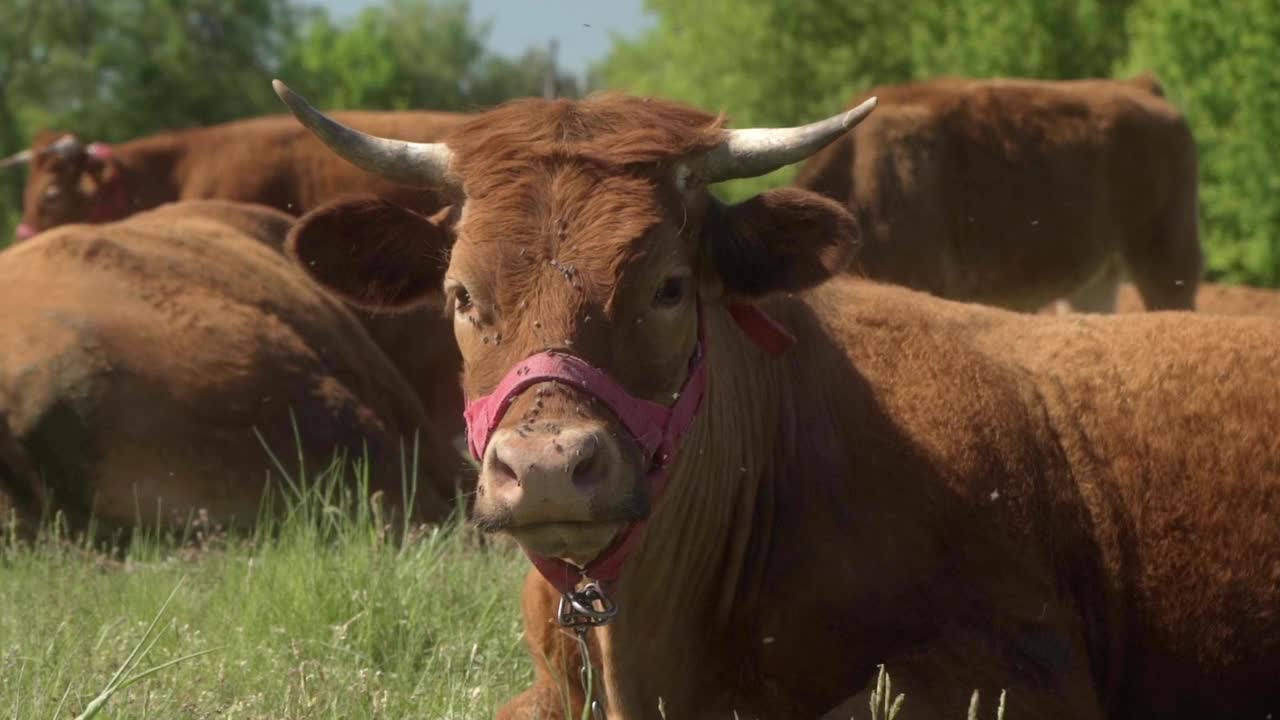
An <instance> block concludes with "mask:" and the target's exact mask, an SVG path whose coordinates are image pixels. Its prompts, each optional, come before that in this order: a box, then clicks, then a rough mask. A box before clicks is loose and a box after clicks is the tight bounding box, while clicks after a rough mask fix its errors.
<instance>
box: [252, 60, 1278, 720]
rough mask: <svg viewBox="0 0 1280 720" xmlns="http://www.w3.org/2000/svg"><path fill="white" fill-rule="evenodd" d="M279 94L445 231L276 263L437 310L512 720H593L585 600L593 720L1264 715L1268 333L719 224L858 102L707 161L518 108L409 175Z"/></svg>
mask: <svg viewBox="0 0 1280 720" xmlns="http://www.w3.org/2000/svg"><path fill="white" fill-rule="evenodd" d="M277 92H279V93H280V95H281V97H282V98H283V99H284V100H285V102H286V103H287V104H289V105H290V107H291V108H292V109H293V111H294V112H295V114H297V115H298V117H299V118H300V119H301V120H302V122H303V123H304V124H306V125H308V126H309V127H311V128H312V129H313V130H314V131H315V132H316V133H317V134H318V135H319V136H320V137H322V138H324V139H325V141H326V142H327V143H329V144H330V146H331V147H333V148H334V149H335V150H336V151H337V152H338V153H339V154H342V155H343V156H345V157H347V158H348V159H350V160H352V162H354V163H357V164H360V165H361V166H362V167H365V168H366V169H369V170H371V171H378V170H385V171H386V172H387V173H388V174H394V175H395V176H396V177H400V178H404V179H406V180H408V181H412V182H415V183H418V184H436V185H446V186H448V187H449V189H450V191H451V192H452V193H453V194H454V196H455V198H456V204H455V205H454V206H453V208H454V209H453V210H452V211H451V212H450V213H449V214H448V215H447V216H437V217H436V218H433V219H428V218H425V217H423V216H420V215H416V214H415V213H413V212H410V211H408V210H405V209H403V208H399V207H396V206H395V205H394V204H392V203H388V202H384V201H376V200H365V201H350V202H335V203H333V204H331V205H329V206H326V207H324V208H321V209H319V210H316V211H314V212H313V213H311V214H309V215H308V216H306V217H304V218H303V219H302V220H300V221H299V223H298V225H297V226H295V228H294V230H293V231H292V233H291V235H290V240H289V250H290V251H291V252H292V253H293V254H294V255H295V256H296V257H297V259H298V261H299V262H300V264H301V266H302V267H304V268H306V269H307V270H308V271H309V272H311V273H312V274H313V275H314V276H315V277H316V278H317V279H318V280H319V281H320V282H321V283H322V284H325V285H327V286H328V287H330V288H331V289H333V290H334V291H335V292H338V293H340V294H342V295H344V296H346V297H348V298H350V299H352V300H354V301H357V302H362V303H366V304H369V305H372V306H377V307H403V306H412V305H414V304H416V303H421V302H425V301H427V299H428V298H430V297H432V296H435V295H437V294H438V293H439V292H440V291H441V290H440V289H441V288H442V287H443V293H444V296H445V297H446V298H447V299H448V303H449V307H450V308H451V312H452V314H453V318H454V332H455V335H456V336H457V339H458V342H459V345H460V347H461V351H462V356H463V366H464V378H463V383H464V387H465V390H466V393H467V395H468V397H469V398H471V402H470V403H469V405H468V410H467V414H468V429H469V440H470V443H471V446H472V450H473V452H474V453H476V455H477V456H478V457H481V458H482V459H483V465H482V469H481V477H480V481H479V486H478V488H477V497H476V501H475V507H474V512H475V521H476V522H477V523H478V524H479V525H480V526H481V527H483V528H485V529H488V530H493V531H496V530H502V531H506V532H508V533H509V534H510V535H512V536H513V537H514V538H515V539H516V540H517V541H519V543H520V544H521V546H522V547H523V548H524V550H525V551H526V553H528V554H529V555H530V557H531V559H533V561H534V563H535V565H536V567H537V568H538V570H539V573H538V574H531V575H530V577H529V579H528V581H527V583H526V587H525V595H524V614H525V623H526V633H527V638H528V641H529V643H530V650H531V655H532V656H533V658H534V664H535V668H536V671H535V681H534V686H533V687H532V688H531V689H530V690H528V691H527V692H525V693H524V694H522V695H521V696H520V697H519V698H517V699H516V700H515V701H513V702H512V703H511V704H510V705H509V706H508V707H507V708H505V709H504V710H503V711H502V712H501V713H500V716H501V717H509V718H529V717H535V716H539V717H564V715H563V710H562V708H561V705H560V700H561V694H560V689H559V685H558V681H557V678H568V679H569V683H570V692H571V693H572V699H573V701H574V704H575V706H579V707H580V706H581V704H582V693H581V692H580V691H579V690H578V687H577V679H578V669H579V662H580V661H581V658H580V656H579V654H578V650H577V647H578V646H577V645H576V644H575V641H574V638H573V635H572V634H569V633H567V632H565V631H564V630H563V629H559V628H557V626H556V625H555V621H556V617H557V614H556V613H557V611H556V603H557V599H558V598H560V597H561V593H565V594H566V595H567V599H568V600H569V601H570V602H569V604H567V605H566V606H565V607H564V610H565V613H564V617H565V620H566V621H568V622H593V621H598V620H605V619H608V617H607V616H608V612H607V609H608V608H607V607H604V606H602V605H601V604H600V602H599V598H595V599H594V600H593V599H592V596H591V595H589V594H587V593H588V591H589V590H590V586H584V587H580V588H579V589H575V588H578V587H579V586H578V583H579V581H580V580H581V578H580V577H579V573H580V572H581V573H585V575H586V576H587V577H589V578H591V579H592V580H596V581H599V583H600V585H599V587H600V588H601V589H602V590H603V593H604V594H605V595H606V596H607V597H608V598H610V599H611V600H612V602H613V603H614V609H615V610H616V616H614V617H613V618H612V621H611V622H609V623H607V624H605V625H603V626H601V627H600V628H598V630H595V631H593V632H592V633H591V635H590V646H589V647H590V654H591V657H592V658H593V659H594V661H595V662H596V663H597V670H598V679H599V680H600V685H602V686H603V693H601V696H600V700H601V701H602V702H603V703H604V705H605V706H606V709H607V712H608V714H609V717H611V718H613V719H614V720H617V719H618V718H654V719H656V718H658V717H659V716H660V712H662V710H661V709H662V708H665V716H666V717H670V718H725V719H727V718H729V717H733V716H734V715H733V713H735V712H736V713H737V716H738V717H771V718H802V717H804V718H814V717H827V718H841V719H844V718H848V717H850V716H851V715H853V714H855V713H862V712H865V708H866V707H867V697H868V693H869V692H870V689H871V685H872V683H874V676H875V672H876V665H877V663H882V662H883V663H886V664H887V666H888V668H889V670H890V671H891V672H892V673H893V677H894V687H895V688H898V689H901V690H902V691H904V692H905V693H906V694H907V702H906V705H905V710H904V712H903V713H902V717H903V718H920V717H931V718H937V717H957V716H958V714H959V713H960V712H962V711H963V708H964V705H965V703H966V702H967V701H968V699H969V697H970V693H971V692H972V690H973V689H974V688H979V689H981V690H982V692H983V695H984V697H986V698H987V699H988V701H989V702H991V701H993V700H994V698H995V696H996V693H998V692H999V690H1001V689H1007V690H1008V691H1009V697H1008V706H1009V716H1010V717H1014V718H1071V719H1073V720H1077V719H1085V718H1090V719H1092V718H1104V717H1106V718H1119V717H1133V716H1140V717H1203V716H1206V715H1214V716H1223V717H1226V716H1230V717H1264V716H1265V713H1266V712H1274V711H1276V710H1280V686H1277V684H1276V682H1275V678H1274V673H1275V669H1276V668H1277V667H1280V613H1277V612H1276V609H1277V608H1280V435H1277V433H1276V432H1275V428H1277V427H1280V385H1277V383H1276V382H1275V379H1276V377H1280V353H1277V352H1276V351H1275V349H1276V347H1280V323H1274V322H1270V321H1266V320H1254V319H1238V318H1209V317H1206V316H1202V315H1196V314H1190V313H1149V314H1143V315H1136V316H1132V315H1131V316H1125V317H1094V316H1086V317H1079V318H1072V319H1069V320H1068V319H1057V318H1043V317H1032V316H1027V315H1023V314H1018V313H1011V312H1008V311H1005V310H1000V309H995V308H986V307H981V306H977V305H971V304H964V303H956V302H951V301H947V300H942V299H938V298H933V297H930V296H928V295H925V294H923V293H918V292H915V291H911V290H908V289H905V288H900V287H894V286H891V285H879V284H875V283H872V282H870V281H867V280H863V279H859V278H853V277H848V276H843V275H842V276H841V277H839V278H838V279H835V280H832V281H830V282H826V283H825V284H821V283H823V281H824V280H827V279H828V278H830V277H832V276H833V275H841V271H843V270H844V269H845V268H846V267H847V263H848V261H849V259H850V256H851V254H852V252H853V249H854V247H855V244H856V241H857V229H856V224H855V222H854V220H853V218H852V216H851V215H850V214H849V213H848V212H847V211H846V210H845V209H844V208H843V207H842V206H841V205H840V204H839V203H836V202H834V201H831V200H828V199H823V198H821V197H819V196H817V195H816V194H814V193H810V192H807V191H803V190H799V189H795V188H785V189H780V190H774V191H771V192H766V193H764V194H761V195H758V196H756V197H754V198H751V199H749V200H746V201H745V202H742V203H740V204H737V205H731V206H726V205H724V204H722V203H720V202H719V201H717V200H716V199H715V198H714V197H713V196H712V195H711V194H710V193H708V192H707V190H706V185H707V184H708V183H711V182H715V181H717V180H722V179H726V178H731V177H742V176H751V175H757V174H761V173H764V172H767V171H769V170H771V169H774V168H776V167H778V166H779V165H782V164H785V163H788V162H795V161H797V160H799V159H801V158H803V157H804V156H805V155H807V154H810V153H812V152H813V151H814V150H816V149H817V148H818V147H821V146H822V144H824V143H825V142H828V141H830V140H831V139H834V137H835V136H837V135H839V134H841V133H842V132H843V131H844V130H845V129H846V128H847V127H849V126H850V125H851V124H852V123H853V122H855V121H856V120H858V119H859V117H861V116H862V115H864V114H865V113H866V112H867V108H866V107H864V108H862V109H860V110H857V111H854V112H852V113H850V114H849V115H842V116H837V117H835V118H832V119H830V120H827V121H824V122H820V123H816V124H815V125H812V126H805V127H803V128H792V129H786V130H761V129H757V130H735V131H728V130H724V129H723V128H722V124H721V120H720V119H719V118H716V117H713V116H711V115H708V114H705V113H702V112H699V111H697V110H693V109H690V108H686V107H683V106H680V105H676V104H673V103H668V102H664V101H660V100H657V99H649V98H646V99H640V98H628V97H616V96H604V97H597V98H593V99H589V100H584V101H578V102H572V101H562V100H557V101H544V100H527V101H521V102H516V103H511V104H508V105H505V106H502V107H499V108H496V109H494V110H491V111H489V112H486V113H484V114H481V115H479V116H477V117H476V118H474V119H472V120H470V121H468V122H467V123H465V124H463V125H462V126H460V127H459V128H458V129H456V130H455V131H453V132H452V133H451V134H450V135H448V136H447V137H446V139H445V141H444V143H443V144H418V143H403V142H399V141H395V140H387V139H381V138H373V137H370V136H367V135H363V134H360V133H357V132H354V131H351V130H349V129H346V128H343V127H342V126H340V125H337V124H335V123H333V122H332V121H331V120H329V119H327V118H325V117H324V116H323V115H321V114H319V113H318V112H317V111H315V110H313V109H312V108H310V106H308V105H307V104H306V102H305V101H304V100H302V99H301V98H300V97H298V96H296V95H294V94H292V93H291V92H290V91H289V90H288V89H287V88H285V87H284V86H283V85H278V86H277ZM415 169H416V172H417V177H413V173H414V170H415ZM446 258H447V259H446ZM756 302H759V303H760V305H762V306H763V307H764V308H765V309H766V310H767V312H768V314H769V315H771V316H772V317H773V318H774V319H770V318H769V317H768V316H766V315H763V314H762V313H761V310H760V307H759V306H758V305H756V304H755V303H756ZM779 323H780V325H781V327H779ZM784 328H785V330H784ZM787 331H789V332H790V333H792V334H794V337H795V338H796V339H797V340H798V341H797V342H796V343H795V344H794V346H792V347H791V348H790V350H786V346H787V344H788V339H789V335H788V333H787ZM681 445H683V447H681ZM659 493H661V494H659ZM624 560H625V562H623V561H624ZM574 603H577V605H575V604H574ZM593 615H594V616H595V617H593ZM577 712H578V710H577V709H573V710H572V713H573V716H575V717H576V713H577ZM538 713H541V714H540V715H538Z"/></svg>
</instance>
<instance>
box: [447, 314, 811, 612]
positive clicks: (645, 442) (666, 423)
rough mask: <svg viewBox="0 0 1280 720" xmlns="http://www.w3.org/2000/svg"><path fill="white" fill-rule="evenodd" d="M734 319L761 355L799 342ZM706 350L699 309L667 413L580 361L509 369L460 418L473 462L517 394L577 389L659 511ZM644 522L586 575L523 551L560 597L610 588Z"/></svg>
mask: <svg viewBox="0 0 1280 720" xmlns="http://www.w3.org/2000/svg"><path fill="white" fill-rule="evenodd" d="M730 313H731V315H732V316H733V318H734V319H735V320H736V321H737V323H738V325H739V326H740V327H742V329H743V330H744V331H745V332H746V333H747V334H748V336H749V337H751V339H752V340H754V341H755V342H756V343H757V344H758V345H760V347H761V348H763V349H764V350H766V351H768V352H772V353H775V354H776V353H780V352H782V351H783V350H785V349H786V347H787V346H788V345H790V343H791V342H792V341H793V340H794V338H792V337H791V335H790V333H788V332H787V331H786V330H785V329H783V328H782V327H780V326H779V325H777V323H775V322H774V321H773V320H772V319H771V318H769V317H768V316H767V315H765V314H764V313H763V312H762V311H760V309H759V308H757V307H756V306H754V305H745V304H742V305H732V306H730ZM706 354H707V342H706V337H705V333H704V330H703V322H702V308H701V306H699V308H698V342H697V345H696V346H695V347H694V351H693V357H692V358H691V359H690V360H689V375H688V377H687V378H685V382H684V386H683V387H682V388H681V389H680V392H679V393H678V395H677V397H676V401H675V403H674V404H672V405H671V406H670V407H667V406H665V405H661V404H658V403H655V402H650V401H648V400H643V399H641V398H637V397H635V396H633V395H631V394H630V393H628V392H627V390H626V389H625V388H623V387H622V386H621V385H620V384H618V382H617V381H616V380H614V379H613V378H611V377H609V374H608V373H606V372H604V371H603V370H600V369H599V368H596V367H594V366H592V365H591V364H589V363H588V362H587V361H585V360H583V359H582V358H579V357H577V356H576V355H571V354H568V353H565V352H561V351H556V350H548V351H545V352H540V353H537V354H535V355H530V356H529V357H527V358H525V359H524V360H523V361H522V362H520V363H519V364H517V365H516V366H515V367H513V368H511V370H510V371H508V372H507V374H506V376H505V377H504V378H503V379H502V381H501V382H499V383H498V386H497V387H496V388H494V390H493V392H491V393H489V394H488V395H485V396H483V397H480V398H477V399H475V400H472V401H470V402H468V403H467V408H466V411H465V412H464V414H463V416H464V418H465V419H466V422H467V444H468V446H469V448H470V450H471V455H472V457H474V458H475V459H476V460H478V461H483V458H484V452H485V448H486V447H488V445H489V440H490V439H491V438H492V437H493V433H494V432H495V431H496V430H497V428H498V424H499V423H500V422H502V417H503V416H504V415H505V414H506V412H507V409H508V408H510V407H511V404H512V403H513V402H515V399H516V398H517V397H519V395H520V393H521V392H523V391H524V390H525V389H526V388H528V387H530V386H532V385H535V384H537V383H542V382H548V381H554V382H558V383H563V384H565V385H569V386H570V387H574V388H577V389H578V390H581V391H582V392H584V393H587V394H589V395H591V396H593V397H595V398H597V399H599V400H601V401H602V402H604V403H605V404H606V405H608V406H609V408H610V409H612V410H613V412H614V414H615V415H617V417H618V419H619V420H620V421H621V422H622V424H623V425H624V426H626V428H627V431H628V432H629V433H630V434H631V436H632V437H633V438H634V439H635V441H636V443H637V444H638V445H639V446H640V449H641V452H642V453H643V454H644V458H643V459H644V462H645V463H646V464H647V465H648V467H649V471H648V473H647V474H646V475H645V481H646V482H647V484H648V486H649V497H650V501H651V504H654V505H656V504H657V502H658V499H659V497H661V495H662V491H663V490H664V489H665V486H666V483H667V475H668V472H669V470H670V467H671V464H672V461H673V460H674V459H675V457H676V453H678V452H679V450H680V443H681V441H682V440H683V439H684V436H685V435H686V434H687V433H688V432H689V429H690V428H691V427H692V426H693V420H694V418H695V417H696V416H697V413H698V408H699V407H700V406H701V404H702V398H703V395H705V394H706V385H707V364H706ZM645 524H646V521H639V522H633V523H630V524H628V525H627V526H626V527H625V528H624V529H623V530H622V532H620V533H619V534H618V536H617V537H616V538H614V540H613V542H612V543H611V544H610V546H609V547H608V548H606V549H605V551H604V552H603V553H601V554H600V555H599V556H598V557H596V558H595V559H594V560H592V561H591V562H589V563H587V565H586V566H585V567H583V568H581V569H579V568H577V567H575V566H574V565H571V564H569V563H567V562H565V561H563V560H558V559H556V558H549V557H544V556H541V555H538V554H536V553H532V552H529V551H528V550H526V551H525V554H526V555H528V556H529V560H530V561H531V562H533V564H534V566H535V567H537V568H538V571H539V572H541V573H542V575H543V577H545V578H546V579H547V581H548V582H550V583H551V584H552V585H553V586H555V588H556V589H557V590H559V591H560V592H562V593H568V592H571V591H573V589H574V588H575V587H576V586H577V581H578V578H579V577H587V576H589V577H591V578H594V579H596V580H600V581H604V582H610V581H613V580H616V579H617V577H618V575H619V574H620V573H621V571H622V564H623V562H624V561H625V560H626V558H627V556H628V555H629V554H630V553H631V550H632V549H633V548H634V546H635V544H636V542H637V540H638V539H639V537H640V535H641V533H640V532H638V531H639V530H640V529H641V528H643V527H644V526H645Z"/></svg>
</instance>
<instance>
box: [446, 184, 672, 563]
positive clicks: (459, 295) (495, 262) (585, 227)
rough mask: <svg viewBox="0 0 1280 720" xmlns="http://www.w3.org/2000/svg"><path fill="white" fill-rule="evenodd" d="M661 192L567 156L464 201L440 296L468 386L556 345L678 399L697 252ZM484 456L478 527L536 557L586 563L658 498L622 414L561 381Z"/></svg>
mask: <svg viewBox="0 0 1280 720" xmlns="http://www.w3.org/2000/svg"><path fill="white" fill-rule="evenodd" d="M662 191H663V188H662V186H661V184H660V183H659V182H657V181H656V180H655V179H653V178H650V177H645V176H639V175H630V174H604V173H590V172H587V171H584V170H583V169H582V168H576V167H573V166H568V167H560V168H557V169H554V170H551V171H547V172H545V173H539V174H538V175H537V176H535V177H534V178H532V179H530V180H529V181H525V182H520V181H516V182H514V183H512V184H511V185H510V186H509V187H508V191H507V192H504V193H502V194H500V195H497V196H490V197H484V196H480V197H470V198H469V199H468V202H467V208H466V210H465V211H464V212H463V213H462V217H461V219H460V221H459V223H458V226H457V228H456V235H457V239H456V241H455V245H454V249H453V252H452V257H451V262H450V266H449V269H448V271H447V273H446V280H445V293H446V298H447V299H448V301H449V303H450V305H451V306H452V312H453V316H454V322H455V333H456V335H457V338H458V343H459V347H460V348H461V350H462V354H463V358H464V364H465V369H466V372H465V373H464V375H465V386H466V390H467V395H468V396H469V397H472V398H475V397H480V396H483V395H485V394H487V393H489V392H492V390H493V389H494V387H495V386H496V385H497V384H498V383H499V381H501V379H502V378H503V376H504V375H506V374H507V372H508V371H509V370H510V369H511V368H512V367H513V366H514V365H516V364H517V363H519V362H520V361H521V360H523V359H524V358H527V357H529V356H531V355H534V354H536V353H540V352H543V351H546V350H561V351H565V352H568V353H572V354H573V355H575V356H577V357H580V358H582V359H583V360H585V361H586V362H588V363H590V364H591V365H593V366H595V367H598V368H601V369H603V370H605V371H606V372H608V373H609V374H610V375H611V376H612V377H613V378H614V379H615V380H617V381H618V382H619V383H620V384H621V385H622V386H623V387H625V388H626V390H627V391H628V392H629V393H630V394H632V395H634V396H636V397H639V398H644V399H647V400H650V401H652V402H657V403H662V404H670V403H671V401H672V399H673V396H674V395H675V393H676V391H677V390H678V389H679V388H680V386H681V384H682V383H683V382H684V380H685V376H686V374H687V369H688V364H689V358H690V355H691V353H692V351H693V346H694V343H695V340H696V335H697V317H696V308H695V303H696V297H695V292H694V275H695V267H694V261H695V259H696V255H697V253H696V252H695V250H694V244H693V243H692V242H691V241H689V240H688V238H686V237H684V236H683V235H682V234H681V232H680V230H681V228H677V227H673V226H672V225H671V224H670V223H668V222H666V221H665V218H666V217H669V213H667V212H665V209H664V208H663V207H662V204H663V203H662V199H663V198H662ZM539 454H545V455H546V457H545V458H536V457H535V456H536V455H539ZM482 463H483V464H482V468H483V469H482V478H483V479H482V482H481V484H480V489H479V495H478V497H477V501H476V506H475V514H474V518H475V520H476V522H477V524H478V525H479V526H480V527H482V528H485V529H488V530H506V531H508V532H511V533H512V534H513V535H515V536H516V537H517V538H518V539H520V540H521V542H522V543H524V544H525V546H526V547H529V548H530V549H533V550H535V551H536V552H539V553H540V554H544V555H548V556H553V557H567V558H571V559H578V560H586V559H590V557H592V556H593V555H594V554H596V553H598V552H599V550H600V549H601V548H602V547H603V546H604V545H606V544H607V543H608V542H609V541H610V540H611V539H612V537H613V535H614V534H615V533H616V532H617V530H618V529H620V528H621V527H622V526H623V525H625V524H626V523H627V522H629V521H634V520H639V519H643V517H645V516H646V515H647V512H648V509H649V506H650V501H649V498H648V496H647V490H646V488H645V485H644V483H643V478H644V476H645V473H646V470H647V468H646V467H645V465H644V459H643V458H642V454H641V452H640V451H639V449H638V447H637V446H636V444H635V442H634V441H633V440H632V439H631V438H630V437H629V435H628V432H627V431H626V429H625V428H624V427H623V426H622V425H621V423H620V422H619V420H618V418H616V417H615V416H614V415H613V413H612V411H611V410H610V409H609V408H608V407H607V406H605V405H604V403H601V402H599V401H598V400H597V399H595V398H594V397H592V396H591V395H590V394H587V393H584V392H582V391H580V390H577V389H575V388H571V387H568V386H566V385H563V384H560V383H556V382H545V383H539V384H537V385H533V386H531V387H529V388H527V389H526V390H524V391H523V392H522V393H520V395H519V396H517V397H516V398H515V400H514V402H513V404H512V405H511V406H510V409H509V410H508V411H507V412H506V414H505V415H504V417H503V420H502V422H501V424H500V425H499V426H498V428H497V430H496V432H495V434H494V442H492V443H490V447H489V448H488V449H487V450H486V452H485V454H484V457H483V458H482ZM522 463H523V466H521V464H522ZM534 484H537V485H540V486H541V487H534V486H533V485H534ZM543 493H545V495H544V494H543ZM530 495H534V496H541V497H539V498H538V499H537V500H536V501H535V502H530V501H529V498H528V497H527V496H530ZM530 508H532V510H531V509H530ZM553 509H554V512H552V510H553ZM552 518H555V519H554V520H553V519H552Z"/></svg>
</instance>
